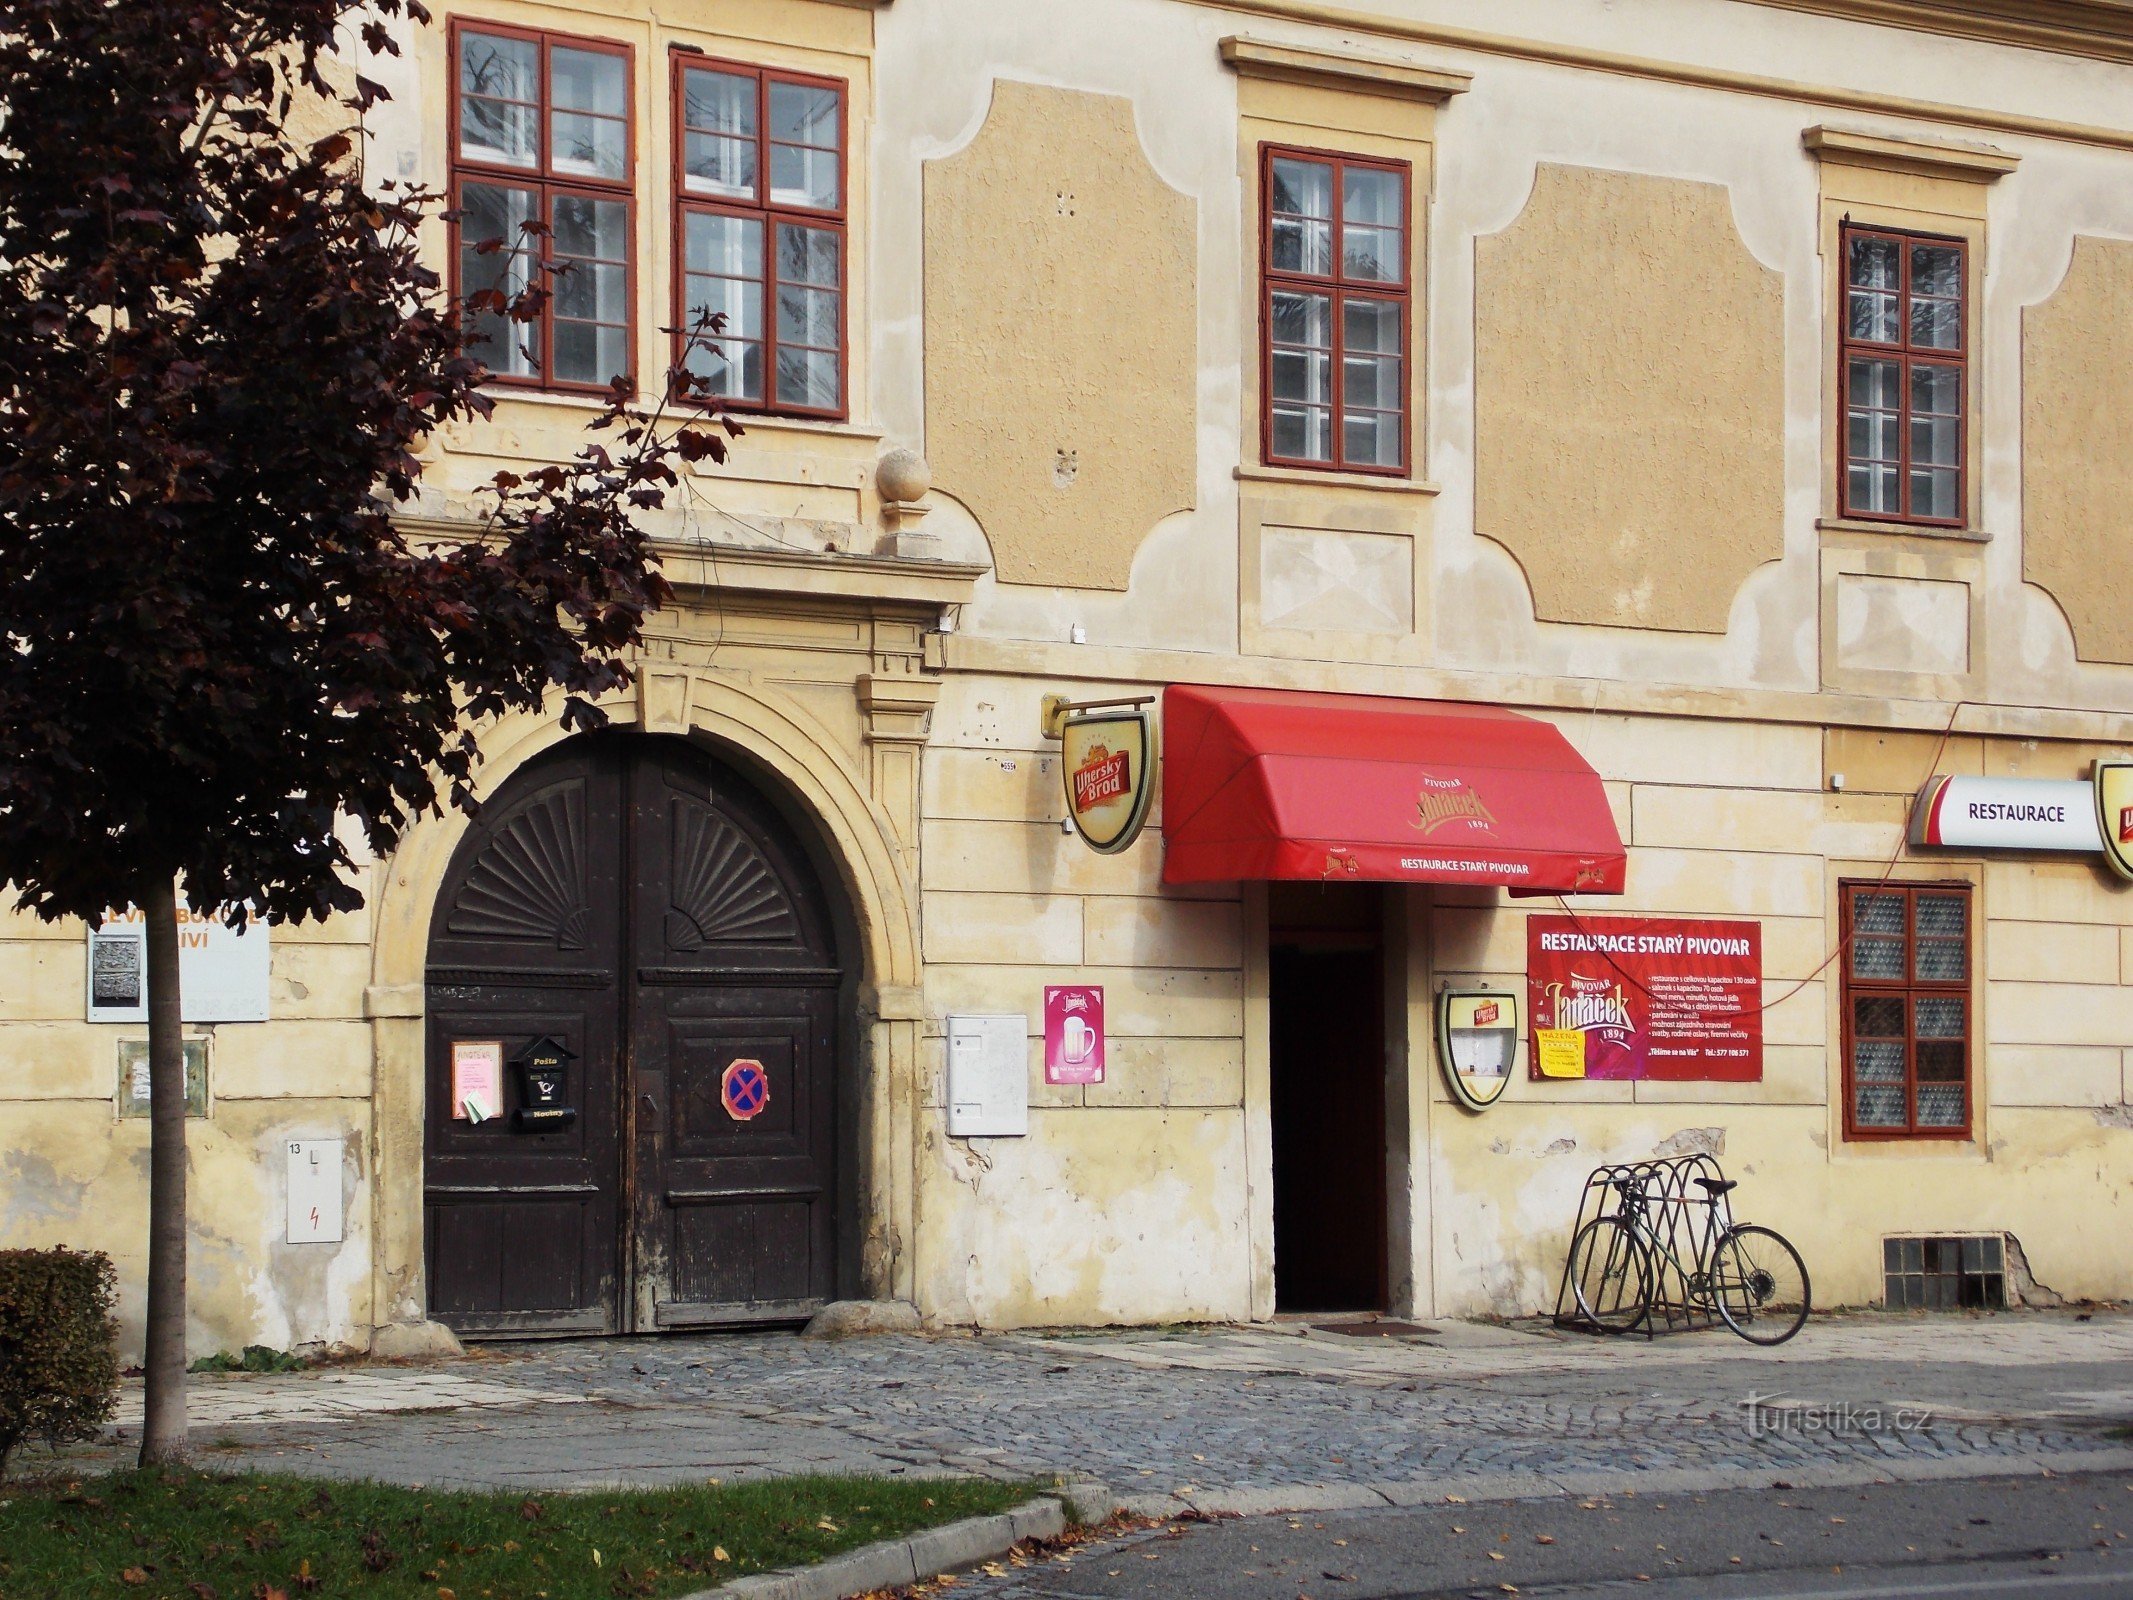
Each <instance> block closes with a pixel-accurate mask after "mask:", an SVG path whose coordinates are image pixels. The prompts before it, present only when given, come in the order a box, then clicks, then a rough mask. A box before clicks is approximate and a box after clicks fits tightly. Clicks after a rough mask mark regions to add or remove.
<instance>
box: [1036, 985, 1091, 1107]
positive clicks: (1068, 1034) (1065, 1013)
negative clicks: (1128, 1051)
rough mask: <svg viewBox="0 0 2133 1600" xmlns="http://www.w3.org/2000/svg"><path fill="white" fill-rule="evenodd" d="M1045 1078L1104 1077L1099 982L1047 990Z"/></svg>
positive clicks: (1077, 1080)
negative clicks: (1097, 983)
mask: <svg viewBox="0 0 2133 1600" xmlns="http://www.w3.org/2000/svg"><path fill="white" fill-rule="evenodd" d="M1044 1081H1045V1082H1046V1083H1102V1082H1103V1081H1104V992H1103V989H1102V987H1101V986H1100V985H1093V984H1091V985H1082V986H1076V987H1070V988H1048V989H1046V990H1045V991H1044Z"/></svg>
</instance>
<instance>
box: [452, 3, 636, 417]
mask: <svg viewBox="0 0 2133 1600" xmlns="http://www.w3.org/2000/svg"><path fill="white" fill-rule="evenodd" d="M470 34H471V35H480V36H485V37H489V38H498V39H515V40H518V41H521V42H524V43H530V44H533V45H535V46H537V47H538V48H539V50H540V59H541V70H540V100H539V102H538V104H539V112H538V118H537V121H538V135H537V136H538V138H539V141H540V161H539V164H538V166H535V167H518V166H512V165H509V164H508V163H499V162H490V161H480V160H470V159H468V158H467V157H466V155H465V154H464V152H463V150H462V148H461V145H460V102H461V97H462V93H463V90H462V85H461V82H460V63H461V57H460V51H461V48H462V46H463V44H464V41H465V40H466V38H467V37H468V36H469V35H470ZM558 47H560V48H563V49H568V50H583V51H587V52H589V53H591V54H595V55H608V56H615V57H618V58H619V59H620V60H621V62H622V74H623V76H622V96H623V105H624V107H625V108H626V109H625V113H624V116H623V119H622V120H623V138H624V153H623V164H622V171H623V175H622V177H621V178H620V179H604V178H596V177H586V176H585V175H583V174H581V173H558V172H557V171H556V170H555V166H554V154H555V152H554V146H553V142H552V139H551V127H550V115H551V106H550V92H551V85H552V82H553V69H552V67H551V58H552V56H553V54H554V52H555V50H556V49H557V48H558ZM448 48H449V50H450V60H449V65H448V67H447V69H446V70H447V73H448V75H449V76H448V81H447V91H446V92H447V98H448V102H449V105H450V115H449V120H448V129H447V134H446V137H447V138H448V139H449V141H450V149H449V152H448V156H449V161H450V173H451V177H450V209H451V213H452V216H453V218H454V220H453V221H452V223H451V225H450V247H449V248H450V279H449V281H450V284H451V293H452V298H453V300H454V302H455V303H458V302H460V300H461V296H462V294H463V287H462V284H461V272H460V264H461V263H460V258H461V255H462V253H463V251H462V236H461V223H460V221H459V220H457V219H458V218H459V214H460V211H461V209H462V207H461V195H462V193H463V190H464V188H465V186H466V185H467V184H468V183H470V182H472V183H486V184H493V185H495V186H496V187H510V188H517V189H529V190H532V191H533V192H534V193H535V194H536V195H537V196H538V197H539V205H540V218H541V220H542V221H543V222H544V223H547V224H549V225H550V226H551V227H552V226H553V219H554V216H555V209H554V205H555V201H556V199H557V198H559V197H564V196H573V195H576V196H583V197H586V198H590V199H596V200H603V201H619V202H620V203H621V204H622V207H623V238H624V240H625V250H626V254H625V255H624V257H623V260H622V263H621V265H622V268H623V284H624V288H623V295H624V303H625V308H626V328H627V331H626V333H625V334H624V344H623V349H624V351H625V353H626V354H627V356H628V358H629V363H630V365H629V370H628V371H627V372H626V373H624V374H623V375H622V376H624V377H625V378H627V379H628V380H629V381H630V382H631V383H632V384H633V385H634V383H635V371H636V365H637V260H636V237H637V118H636V111H637V57H636V51H635V49H634V48H633V47H632V46H631V45H630V44H628V43H627V42H626V41H622V40H616V39H602V38H597V37H594V36H591V35H583V34H572V33H559V32H556V31H553V30H550V29H543V28H528V27H524V26H521V25H519V24H516V23H508V22H493V21H490V20H489V19H487V18H481V17H454V18H453V19H452V23H451V28H450V33H449V46H448ZM534 248H535V249H537V250H538V251H539V252H540V253H542V254H544V255H547V254H552V252H553V241H552V240H547V241H541V242H537V243H536V244H535V246H534ZM554 322H555V304H554V299H553V297H552V296H551V297H550V298H549V299H548V300H547V301H546V302H545V303H544V304H543V305H542V307H541V313H540V319H539V321H538V323H537V324H536V326H537V327H538V329H539V332H540V372H539V373H538V374H537V375H536V374H518V373H506V372H495V371H492V372H491V373H490V374H489V376H488V379H487V382H488V383H489V384H491V385H493V386H496V387H499V388H511V389H523V390H535V391H542V392H547V393H551V394H575V395H606V394H608V393H610V392H611V390H612V385H610V384H606V383H584V382H578V381H576V380H573V379H568V378H558V377H556V376H555V354H556V344H555V330H554Z"/></svg>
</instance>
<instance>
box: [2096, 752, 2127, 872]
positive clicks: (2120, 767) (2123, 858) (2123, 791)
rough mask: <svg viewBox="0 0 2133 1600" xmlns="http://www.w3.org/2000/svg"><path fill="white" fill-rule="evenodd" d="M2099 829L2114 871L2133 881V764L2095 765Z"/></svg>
mask: <svg viewBox="0 0 2133 1600" xmlns="http://www.w3.org/2000/svg"><path fill="white" fill-rule="evenodd" d="M2094 787H2095V790H2096V825H2097V827H2098V829H2099V830H2100V831H2101V833H2102V836H2103V837H2102V844H2103V853H2104V856H2105V858H2106V859H2108V860H2109V861H2110V863H2111V870H2112V871H2113V872H2115V873H2117V874H2118V875H2119V876H2120V877H2121V878H2133V761H2099V762H2097V763H2096V781H2095V785H2094Z"/></svg>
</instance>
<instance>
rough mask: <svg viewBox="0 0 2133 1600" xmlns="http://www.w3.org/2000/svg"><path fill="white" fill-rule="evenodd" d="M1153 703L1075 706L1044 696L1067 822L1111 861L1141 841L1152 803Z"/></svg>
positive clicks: (1111, 702)
mask: <svg viewBox="0 0 2133 1600" xmlns="http://www.w3.org/2000/svg"><path fill="white" fill-rule="evenodd" d="M1151 698H1152V697H1150V696H1147V695H1141V696H1137V697H1135V698H1133V699H1130V700H1098V701H1092V702H1089V703H1088V704H1085V705H1074V704H1072V703H1070V702H1068V701H1067V700H1065V699H1063V698H1061V697H1059V696H1056V695H1052V696H1047V697H1046V699H1045V705H1044V733H1045V737H1046V738H1049V739H1057V740H1059V741H1060V746H1059V755H1060V763H1061V765H1062V767H1063V768H1064V770H1065V778H1066V806H1067V820H1068V821H1069V822H1071V823H1072V824H1073V827H1074V831H1075V832H1076V833H1078V834H1080V835H1081V837H1082V839H1083V841H1084V842H1085V843H1086V844H1087V845H1088V846H1089V848H1090V849H1092V850H1098V851H1101V852H1103V853H1104V854H1105V855H1116V854H1118V852H1120V851H1121V850H1124V849H1126V848H1128V847H1129V846H1130V845H1131V844H1132V843H1133V841H1134V840H1135V839H1137V838H1139V837H1140V832H1141V828H1142V826H1143V825H1144V824H1145V823H1146V822H1147V820H1148V806H1149V802H1150V801H1152V800H1153V799H1154V797H1155V723H1154V720H1153V719H1152V718H1151V717H1150V716H1149V715H1148V705H1149V702H1150V699H1151Z"/></svg>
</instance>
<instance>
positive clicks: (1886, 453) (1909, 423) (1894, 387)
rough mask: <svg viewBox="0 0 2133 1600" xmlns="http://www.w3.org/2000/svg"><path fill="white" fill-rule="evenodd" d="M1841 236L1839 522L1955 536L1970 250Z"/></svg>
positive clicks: (1915, 237)
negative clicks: (1859, 520) (1915, 526)
mask: <svg viewBox="0 0 2133 1600" xmlns="http://www.w3.org/2000/svg"><path fill="white" fill-rule="evenodd" d="M1843 238H1844V330H1843V337H1842V341H1841V342H1842V348H1843V361H1842V368H1843V375H1842V384H1843V400H1844V405H1843V410H1844V424H1843V426H1844V435H1843V449H1844V476H1843V480H1842V485H1841V493H1842V497H1843V507H1844V514H1845V515H1846V516H1848V517H1864V518H1870V519H1873V520H1876V521H1885V522H1917V523H1925V524H1928V525H1931V526H1935V527H1960V526H1962V524H1963V522H1964V520H1965V508H1966V506H1967V504H1968V501H1967V500H1966V498H1965V495H1966V492H1967V488H1968V485H1967V482H1966V477H1967V473H1968V470H1969V464H1968V460H1967V457H1968V445H1967V443H1966V436H1967V433H1968V428H1967V426H1966V424H1967V422H1968V383H1967V380H1968V376H1969V375H1968V372H1967V370H1966V369H1967V367H1968V364H1969V360H1968V358H1969V349H1968V337H1969V336H1968V331H1967V313H1968V309H1969V287H1970V286H1969V276H1970V259H1969V247H1968V246H1967V245H1966V244H1965V243H1964V241H1962V240H1961V239H1943V238H1938V237H1935V236H1932V235H1927V234H1912V233H1895V232H1890V231H1888V230H1886V229H1881V228H1863V227H1855V226H1853V225H1851V224H1849V223H1847V224H1846V225H1845V228H1844V234H1843Z"/></svg>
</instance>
